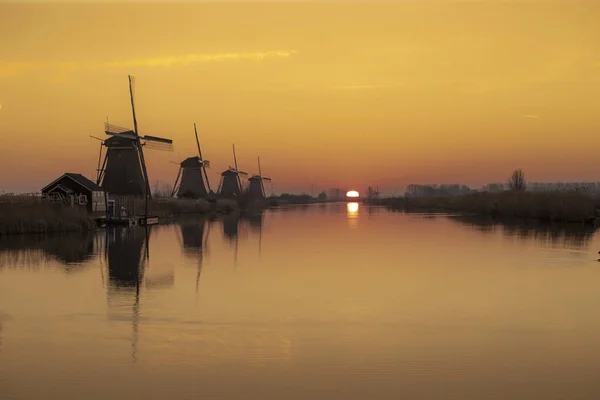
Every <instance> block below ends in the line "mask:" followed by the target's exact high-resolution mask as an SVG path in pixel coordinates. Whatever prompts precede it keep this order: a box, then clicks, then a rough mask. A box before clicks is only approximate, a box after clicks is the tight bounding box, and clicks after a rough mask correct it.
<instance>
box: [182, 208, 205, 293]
mask: <svg viewBox="0 0 600 400" xmlns="http://www.w3.org/2000/svg"><path fill="white" fill-rule="evenodd" d="M178 225H179V229H180V231H181V246H182V250H183V253H184V254H185V255H186V256H188V257H191V258H196V259H197V268H198V272H197V274H196V292H198V287H199V285H200V274H201V273H202V266H203V264H202V263H203V260H204V254H205V253H206V252H207V251H208V236H209V234H210V230H211V221H207V220H204V219H200V220H185V221H179V223H178Z"/></svg>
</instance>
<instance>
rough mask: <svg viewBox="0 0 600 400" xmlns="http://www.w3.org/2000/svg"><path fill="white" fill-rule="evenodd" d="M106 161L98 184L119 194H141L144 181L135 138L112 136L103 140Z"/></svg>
mask: <svg viewBox="0 0 600 400" xmlns="http://www.w3.org/2000/svg"><path fill="white" fill-rule="evenodd" d="M104 146H106V161H105V167H104V170H103V172H102V181H101V183H100V186H101V187H102V189H104V191H105V192H107V193H111V194H115V195H121V196H126V195H130V196H143V195H144V193H145V190H146V181H145V179H144V172H143V170H142V163H141V160H140V156H139V151H138V149H137V143H136V141H135V139H130V138H128V137H119V136H113V137H110V138H108V139H106V140H105V141H104Z"/></svg>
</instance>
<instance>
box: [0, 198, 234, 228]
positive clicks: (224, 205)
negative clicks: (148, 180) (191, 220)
mask: <svg viewBox="0 0 600 400" xmlns="http://www.w3.org/2000/svg"><path fill="white" fill-rule="evenodd" d="M133 207H134V208H133V209H137V210H144V200H143V199H135V200H134V202H133ZM148 210H149V214H150V215H152V216H157V217H159V220H163V221H168V220H170V219H175V218H177V217H180V216H211V215H222V214H228V213H231V212H233V211H236V210H239V206H238V204H237V203H236V202H235V201H234V200H228V199H218V200H217V202H216V203H214V204H213V205H211V203H209V202H208V201H206V200H203V199H198V200H188V199H172V198H171V199H160V198H159V199H151V200H149V202H148ZM96 228H97V223H96V221H95V219H94V217H93V216H92V215H91V214H90V213H88V212H87V210H85V208H83V207H78V206H75V207H72V206H69V205H65V204H61V203H52V202H48V201H45V200H43V199H41V198H40V197H35V196H28V195H5V196H0V237H2V236H7V235H20V234H44V233H63V232H80V233H85V232H89V231H92V230H94V229H96Z"/></svg>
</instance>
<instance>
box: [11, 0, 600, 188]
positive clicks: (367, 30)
mask: <svg viewBox="0 0 600 400" xmlns="http://www.w3.org/2000/svg"><path fill="white" fill-rule="evenodd" d="M598 21H600V5H594V4H593V2H587V3H584V2H579V3H576V2H573V1H563V2H560V1H555V2H552V3H550V2H545V3H541V2H536V1H519V0H515V1H513V2H512V3H510V4H502V2H495V1H491V2H471V3H458V2H446V1H437V2H434V1H427V2H420V3H419V2H396V3H388V4H373V3H371V4H349V3H347V4H276V3H269V4H265V3H262V4H258V3H257V4H237V5H234V4H217V3H213V4H200V3H196V4H190V3H188V4H183V3H181V4H178V5H172V4H165V3H163V4H160V3H146V4H124V3H123V4H118V3H117V4H115V3H112V4H89V5H76V4H52V5H48V4H27V5H25V4H18V3H2V4H0V38H2V39H0V40H1V42H0V43H1V45H0V104H1V108H0V134H1V135H2V140H3V144H2V146H1V147H0V189H4V190H19V191H21V190H39V188H41V187H42V186H44V185H45V184H46V183H48V182H50V181H52V180H53V179H54V178H56V177H57V176H58V175H59V174H61V173H62V172H65V171H72V172H81V173H84V174H85V175H87V176H89V177H92V178H93V177H94V175H95V168H96V162H97V155H98V142H97V141H96V140H94V139H90V138H89V135H95V136H99V137H104V136H105V135H104V133H103V123H104V121H105V119H106V116H108V117H109V119H110V122H111V123H114V124H117V125H122V126H131V125H132V122H131V111H130V106H129V103H128V102H129V98H128V87H127V74H132V75H134V76H135V77H136V106H137V113H138V123H139V129H140V133H142V134H150V135H156V136H165V137H170V138H172V139H173V140H174V146H175V151H174V152H173V153H164V152H160V151H151V150H148V152H147V153H146V157H147V160H148V164H149V174H150V180H151V181H152V182H154V181H156V180H161V181H164V182H172V181H173V180H174V178H175V176H176V174H177V168H178V166H177V165H174V164H171V163H169V161H178V160H179V154H181V157H182V158H185V157H187V156H189V155H193V154H194V153H195V143H194V137H193V122H197V124H198V127H199V133H200V139H201V142H202V144H203V153H204V155H205V157H206V158H208V159H209V160H210V161H211V164H212V172H211V174H210V177H211V179H212V180H211V183H212V185H213V186H215V187H216V186H217V184H218V174H219V173H220V172H221V171H222V170H223V169H225V168H227V167H228V164H230V163H231V162H232V155H231V143H233V142H235V144H236V150H237V152H238V162H239V167H240V169H242V170H246V171H248V172H255V171H256V167H255V165H256V161H255V160H256V156H257V155H260V156H261V163H262V168H263V173H264V175H267V176H271V177H272V178H273V179H274V182H273V186H274V189H275V190H276V191H277V192H281V191H285V190H291V191H309V190H310V187H311V183H314V185H315V190H318V189H321V188H327V187H330V186H334V185H335V186H340V187H344V188H346V187H350V186H352V187H357V188H362V187H364V186H366V185H368V184H378V185H380V186H381V187H382V189H386V190H387V191H392V190H393V189H394V188H399V189H403V188H404V186H405V185H406V184H408V183H415V182H416V183H450V182H459V183H465V184H469V185H473V186H478V185H481V184H484V183H487V182H490V181H505V179H506V177H507V176H508V175H509V173H510V171H511V170H512V169H514V168H517V167H521V168H523V169H524V170H525V173H526V177H527V178H529V179H530V180H551V181H556V180H600V165H599V163H598V162H597V157H596V152H597V149H598V148H600V53H598V49H600V24H599V23H598Z"/></svg>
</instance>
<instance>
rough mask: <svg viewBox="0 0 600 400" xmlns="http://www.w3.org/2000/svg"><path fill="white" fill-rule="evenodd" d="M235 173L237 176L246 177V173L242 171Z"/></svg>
mask: <svg viewBox="0 0 600 400" xmlns="http://www.w3.org/2000/svg"><path fill="white" fill-rule="evenodd" d="M237 173H238V175H241V176H248V173H247V172H244V171H237Z"/></svg>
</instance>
